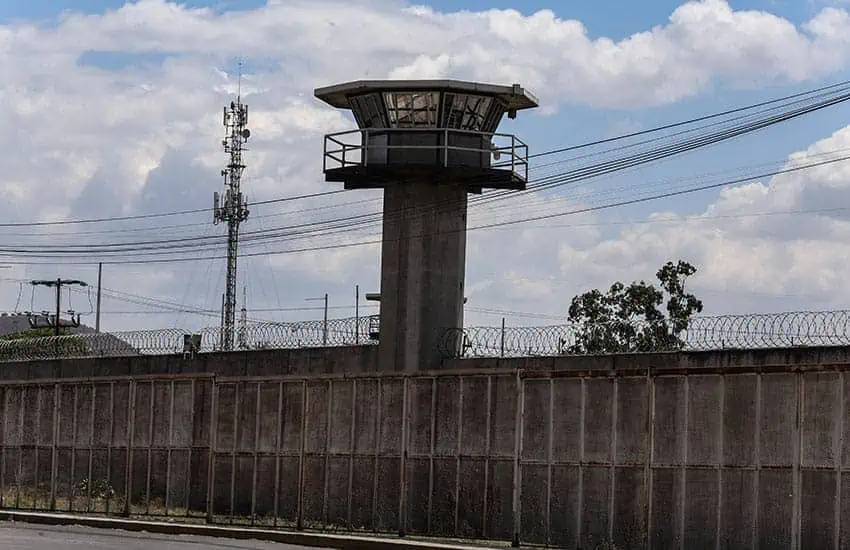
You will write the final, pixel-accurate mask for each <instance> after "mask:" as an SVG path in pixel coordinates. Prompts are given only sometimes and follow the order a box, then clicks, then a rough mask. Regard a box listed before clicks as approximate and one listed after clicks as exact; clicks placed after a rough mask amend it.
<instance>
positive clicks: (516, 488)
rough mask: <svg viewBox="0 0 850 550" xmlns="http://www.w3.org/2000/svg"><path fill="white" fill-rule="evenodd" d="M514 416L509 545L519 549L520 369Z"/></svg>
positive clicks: (522, 392)
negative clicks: (511, 533) (511, 508)
mask: <svg viewBox="0 0 850 550" xmlns="http://www.w3.org/2000/svg"><path fill="white" fill-rule="evenodd" d="M516 392H517V397H516V414H515V415H514V417H515V419H516V420H515V424H514V426H515V427H514V479H513V482H514V486H513V525H512V526H511V529H512V531H513V536H512V537H511V545H512V546H514V547H519V543H520V518H521V516H522V513H521V509H520V499H521V498H522V489H521V488H522V470H521V465H522V427H523V408H524V407H525V387H524V384H523V381H522V376H521V372H520V369H516Z"/></svg>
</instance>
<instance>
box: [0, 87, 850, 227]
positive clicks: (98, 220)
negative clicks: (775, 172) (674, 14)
mask: <svg viewBox="0 0 850 550" xmlns="http://www.w3.org/2000/svg"><path fill="white" fill-rule="evenodd" d="M848 86H850V80H847V81H841V82H838V83H835V84H831V85H828V86H823V87H820V88H816V89H813V90H808V91H805V92H799V93H796V94H791V95H787V96H783V97H779V98H775V99H771V100H767V101H762V102H759V103H755V104H752V105H747V106H744V107H738V108H735V109H730V110H726V111H722V112H719V113H713V114H709V115H704V116H700V117H695V118H691V119H688V120H685V121H679V122H675V123H671V124H666V125H662V126H657V127H654V128H650V129H647V130H641V131H638V132H632V133H629V134H624V135H620V136H615V137H611V138H606V139H602V140H596V141H592V142H587V143H582V144H578V145H573V146H568V147H561V148H557V149H552V150H549V151H544V152H541V153H537V154H535V155H529V156H528V158H529V159H530V158H538V157H542V156H547V155H552V154H559V153H563V152H568V151H573V150H578V149H584V148H588V147H593V146H596V145H600V144H607V143H612V142H615V141H621V140H624V139H629V138H632V137H637V136H642V135H647V134H651V133H657V132H660V131H664V130H667V129H672V128H676V127H682V126H687V125H690V124H695V123H698V122H702V121H705V120H710V119H715V118H720V117H723V116H728V115H729V114H735V113H740V112H745V111H749V110H752V109H756V108H759V107H763V106H765V105H775V104H777V103H781V102H787V101H788V100H790V99H797V98H800V97H806V96H812V95H815V94H819V93H821V92H825V91H827V90H836V89H840V88H847V87H848ZM821 95H824V94H821ZM845 95H846V94H845ZM846 99H847V98H844V99H841V100H839V101H845V100H846ZM792 103H799V101H797V102H792ZM771 110H772V109H771ZM737 118H740V117H737ZM733 120H734V119H733ZM343 192H344V190H333V191H325V192H319V193H312V194H307V195H299V196H293V197H281V198H276V199H270V200H265V201H260V202H257V203H254V204H253V205H252V206H258V205H264V204H274V203H281V202H288V201H295V200H302V199H308V198H315V197H321V196H327V195H335V194H339V193H343ZM212 210H213V209H212V208H199V209H191V210H180V211H172V212H161V213H151V214H138V215H131V216H114V217H104V218H89V219H76V220H60V221H52V222H11V223H0V227H33V226H55V225H69V224H88V223H102V222H109V221H128V220H137V219H150V218H159V217H166V216H178V215H185V214H195V213H203V212H211V211H212Z"/></svg>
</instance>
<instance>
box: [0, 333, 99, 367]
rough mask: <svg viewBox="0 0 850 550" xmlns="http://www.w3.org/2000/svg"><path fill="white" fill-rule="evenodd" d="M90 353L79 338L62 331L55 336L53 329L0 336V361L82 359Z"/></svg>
mask: <svg viewBox="0 0 850 550" xmlns="http://www.w3.org/2000/svg"><path fill="white" fill-rule="evenodd" d="M88 352H89V348H88V345H87V344H86V342H85V341H84V340H83V339H82V338H80V337H79V336H75V335H72V334H70V333H69V332H68V331H67V329H61V331H60V336H59V337H56V336H54V330H53V329H52V328H49V327H47V328H33V329H29V330H25V331H22V332H16V333H13V334H4V335H2V336H0V361H22V360H26V359H30V358H32V359H38V358H50V357H82V356H85V355H87V354H88Z"/></svg>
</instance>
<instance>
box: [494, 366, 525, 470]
mask: <svg viewBox="0 0 850 550" xmlns="http://www.w3.org/2000/svg"><path fill="white" fill-rule="evenodd" d="M517 391H518V388H517V381H516V378H515V377H513V376H494V377H493V383H492V386H491V392H492V393H491V396H490V454H491V456H500V457H513V456H514V453H515V449H516V441H515V439H514V438H515V434H516V414H517Z"/></svg>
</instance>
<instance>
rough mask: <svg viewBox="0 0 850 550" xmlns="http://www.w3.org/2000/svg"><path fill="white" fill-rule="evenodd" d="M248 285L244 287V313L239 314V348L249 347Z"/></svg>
mask: <svg viewBox="0 0 850 550" xmlns="http://www.w3.org/2000/svg"><path fill="white" fill-rule="evenodd" d="M247 332H248V287H247V286H243V287H242V313H241V315H240V316H239V349H247V348H248V338H247V336H248V334H247Z"/></svg>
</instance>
